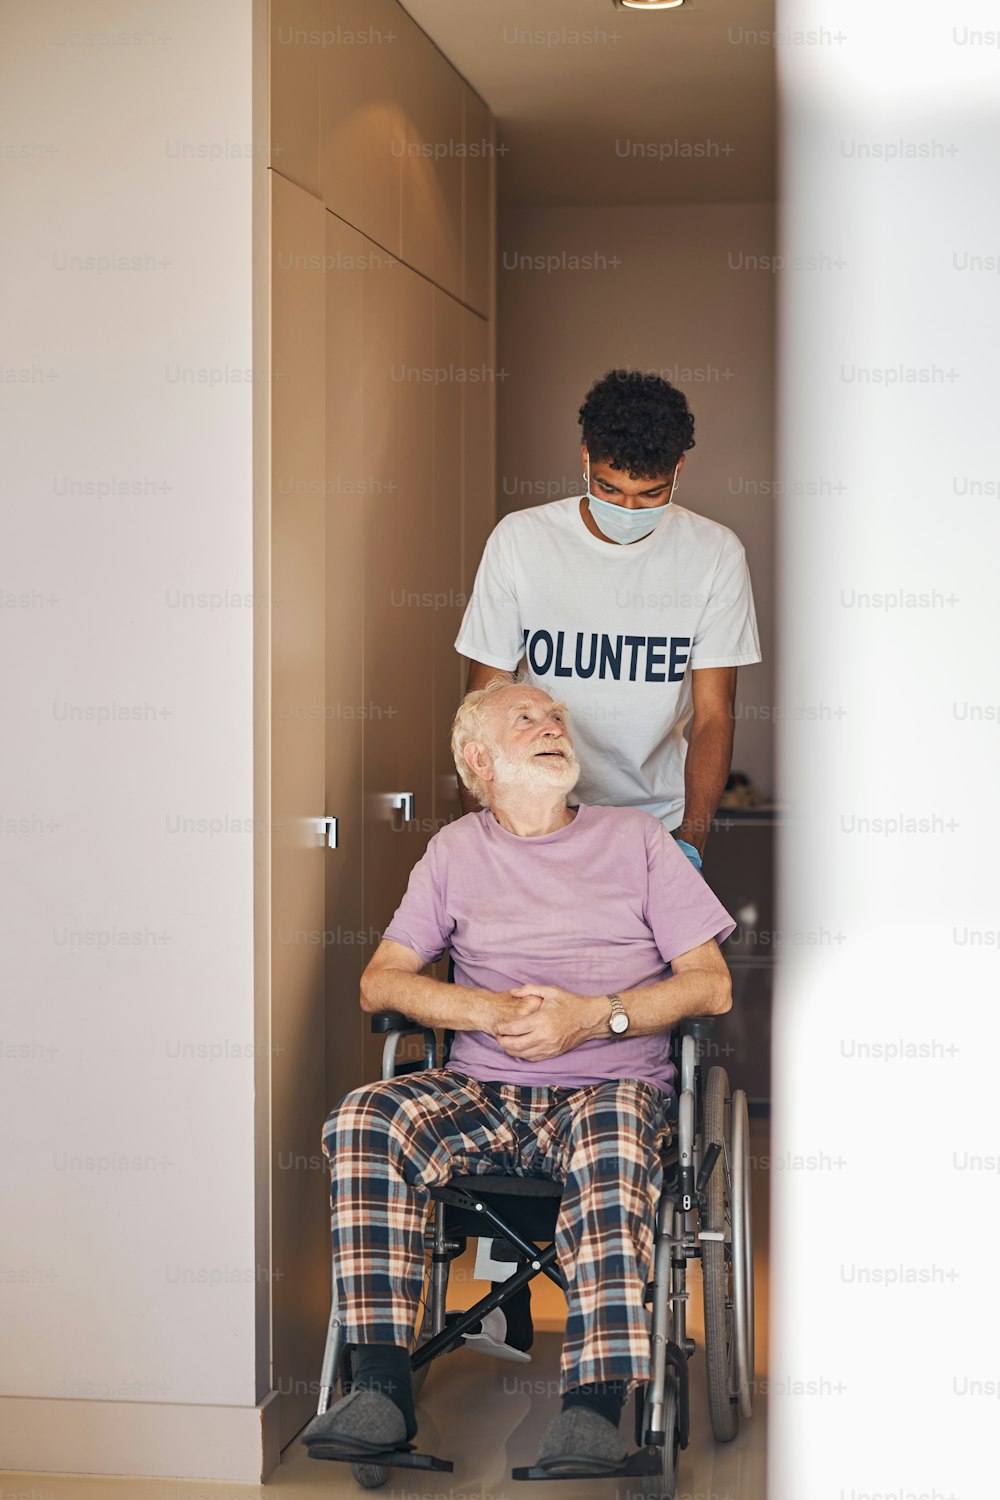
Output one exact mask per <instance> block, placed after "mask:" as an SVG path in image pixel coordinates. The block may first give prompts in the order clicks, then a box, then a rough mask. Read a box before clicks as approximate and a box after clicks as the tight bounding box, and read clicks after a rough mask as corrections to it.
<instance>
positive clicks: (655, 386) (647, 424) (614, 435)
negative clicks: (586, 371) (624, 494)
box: [580, 370, 694, 479]
mask: <svg viewBox="0 0 1000 1500" xmlns="http://www.w3.org/2000/svg"><path fill="white" fill-rule="evenodd" d="M580 426H581V427H582V428H583V441H584V442H585V443H586V445H587V451H588V453H589V454H590V457H591V461H592V462H598V463H601V462H603V463H610V464H611V466H612V468H615V469H622V470H627V472H628V475H629V478H630V479H658V478H659V477H660V475H661V474H669V473H670V471H671V470H672V469H673V468H674V466H675V465H676V463H677V460H678V459H679V458H680V457H681V454H682V453H686V452H687V450H688V448H693V447H694V417H693V416H692V415H691V412H690V410H689V408H688V404H687V398H686V397H685V395H684V392H683V391H679V390H678V389H677V387H676V386H673V385H671V384H670V382H669V380H664V379H663V377H662V375H656V374H647V373H646V372H645V371H643V370H609V371H608V373H607V374H606V375H604V376H602V377H601V379H600V380H598V381H596V382H595V383H594V385H592V386H591V388H590V390H589V391H588V392H587V396H586V400H585V401H584V403H583V405H582V406H581V407H580Z"/></svg>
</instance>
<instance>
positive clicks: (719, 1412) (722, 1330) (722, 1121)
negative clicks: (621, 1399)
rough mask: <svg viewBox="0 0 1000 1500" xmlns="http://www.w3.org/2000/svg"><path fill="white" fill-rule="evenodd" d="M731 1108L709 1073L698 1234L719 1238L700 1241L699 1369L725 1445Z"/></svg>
mask: <svg viewBox="0 0 1000 1500" xmlns="http://www.w3.org/2000/svg"><path fill="white" fill-rule="evenodd" d="M730 1121H731V1103H730V1097H729V1075H728V1074H727V1073H726V1070H725V1068H720V1067H715V1068H710V1069H709V1073H708V1081H707V1083H706V1086H705V1100H704V1126H703V1138H704V1142H705V1145H706V1146H708V1145H711V1144H712V1143H713V1142H716V1143H718V1144H719V1145H720V1146H721V1147H722V1154H721V1155H720V1157H719V1159H718V1161H717V1162H716V1164H715V1170H714V1171H713V1172H712V1175H711V1177H710V1178H709V1179H708V1186H707V1188H706V1194H705V1197H706V1207H705V1223H704V1225H703V1226H702V1227H703V1232H704V1233H706V1234H710V1235H721V1236H723V1237H722V1238H719V1239H702V1241H701V1277H702V1286H703V1290H704V1298H705V1364H706V1367H707V1371H708V1406H709V1411H710V1414H711V1418H712V1432H713V1433H714V1435H715V1439H716V1442H719V1443H730V1442H732V1440H733V1438H734V1437H735V1436H736V1434H737V1432H738V1431H739V1427H740V1406H739V1400H738V1395H737V1386H738V1381H737V1373H736V1319H735V1307H734V1300H733V1232H732V1230H733V1225H732V1219H733V1215H732V1193H731V1184H730V1162H731V1160H732V1151H731V1139H730V1136H731V1126H730Z"/></svg>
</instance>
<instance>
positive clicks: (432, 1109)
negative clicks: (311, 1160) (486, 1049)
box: [323, 1068, 671, 1393]
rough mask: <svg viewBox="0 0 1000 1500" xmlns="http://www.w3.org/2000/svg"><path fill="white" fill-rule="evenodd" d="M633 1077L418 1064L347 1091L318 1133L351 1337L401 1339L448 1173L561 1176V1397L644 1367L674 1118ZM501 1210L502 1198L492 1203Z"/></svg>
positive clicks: (640, 1377)
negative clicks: (557, 1079) (569, 1081)
mask: <svg viewBox="0 0 1000 1500" xmlns="http://www.w3.org/2000/svg"><path fill="white" fill-rule="evenodd" d="M667 1103H668V1098H667V1095H666V1094H664V1093H663V1092H662V1091H661V1090H660V1089H657V1088H655V1087H654V1086H653V1085H652V1084H650V1083H646V1082H645V1081H643V1080H641V1079H634V1078H627V1079H614V1080H610V1081H605V1082H603V1083H592V1084H587V1085H584V1086H583V1087H579V1088H556V1087H540V1088H536V1087H527V1086H526V1085H519V1084H509V1083H500V1082H485V1083H484V1082H480V1081H479V1080H477V1079H474V1078H470V1077H469V1076H468V1075H467V1074H465V1073H460V1072H457V1071H456V1070H455V1069H452V1068H428V1069H422V1070H420V1071H418V1072H414V1073H409V1074H403V1075H401V1076H400V1077H399V1078H395V1079H386V1080H382V1081H379V1082H376V1083H371V1084H365V1085H363V1086H362V1087H360V1088H357V1089H353V1090H352V1091H351V1092H350V1093H348V1094H346V1095H345V1096H344V1098H343V1099H342V1100H341V1101H340V1103H339V1104H338V1105H337V1107H336V1108H335V1109H334V1110H333V1112H332V1113H331V1115H330V1117H329V1119H328V1120H327V1122H326V1126H325V1128H324V1132H323V1150H324V1152H325V1153H326V1155H327V1157H328V1159H329V1163H330V1182H331V1189H330V1197H331V1222H332V1229H333V1263H334V1271H335V1275H336V1285H337V1303H338V1309H339V1311H340V1316H341V1318H342V1319H343V1322H344V1334H345V1338H346V1340H347V1342H348V1343H364V1344H387V1343H392V1344H402V1345H409V1344H410V1342H411V1339H412V1336H413V1329H414V1327H415V1326H416V1322H417V1317H418V1312H419V1308H420V1302H421V1298H422V1295H423V1291H424V1253H425V1252H424V1232H425V1224H426V1220H427V1215H428V1212H429V1210H430V1209H431V1207H432V1201H433V1200H432V1199H431V1198H430V1194H429V1191H428V1190H429V1189H430V1188H431V1187H436V1186H438V1185H440V1184H442V1183H446V1182H447V1181H448V1180H449V1178H451V1177H452V1176H455V1175H476V1176H480V1175H481V1176H489V1175H490V1174H496V1173H513V1174H515V1175H518V1176H523V1177H548V1178H552V1179H554V1180H555V1181H557V1182H560V1183H562V1184H563V1193H562V1198H561V1200H560V1207H559V1217H558V1221H557V1224H556V1241H555V1242H556V1254H557V1257H558V1261H559V1266H560V1269H561V1270H562V1272H563V1274H564V1275H565V1277H566V1283H567V1289H568V1292H567V1303H568V1308H567V1319H566V1337H565V1341H564V1343H563V1350H562V1360H561V1366H560V1392H563V1393H564V1392H565V1391H566V1390H567V1389H568V1388H569V1387H570V1386H571V1385H584V1384H588V1383H589V1382H590V1381H593V1380H624V1381H625V1382H626V1389H627V1390H628V1391H631V1390H632V1389H633V1387H634V1386H636V1385H638V1384H640V1383H643V1382H645V1381H647V1380H648V1379H649V1378H650V1349H649V1338H650V1317H649V1311H648V1309H647V1308H646V1307H644V1305H643V1294H644V1292H645V1287H646V1283H647V1282H648V1281H649V1280H650V1279H651V1275H652V1254H653V1238H654V1231H655V1222H656V1208H657V1204H658V1202H659V1198H660V1191H661V1187H662V1182H663V1167H664V1152H665V1149H666V1147H667V1145H668V1143H669V1141H670V1135H671V1127H670V1124H669V1122H668V1121H667V1120H666V1119H665V1117H664V1112H665V1110H666V1107H667ZM501 1213H502V1209H501Z"/></svg>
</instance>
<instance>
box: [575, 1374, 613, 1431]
mask: <svg viewBox="0 0 1000 1500" xmlns="http://www.w3.org/2000/svg"><path fill="white" fill-rule="evenodd" d="M624 1403H625V1381H624V1380H592V1381H590V1383H589V1384H588V1385H573V1386H570V1388H569V1390H568V1391H567V1392H566V1394H565V1395H564V1396H563V1398H562V1409H563V1411H568V1410H569V1408H570V1407H571V1406H585V1407H586V1408H587V1410H588V1411H596V1412H597V1413H598V1415H599V1416H602V1417H607V1419H608V1421H609V1422H612V1423H613V1424H614V1426H615V1427H617V1426H618V1424H619V1422H620V1420H621V1414H622V1406H623V1405H624Z"/></svg>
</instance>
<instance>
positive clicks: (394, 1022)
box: [372, 1010, 424, 1032]
mask: <svg viewBox="0 0 1000 1500" xmlns="http://www.w3.org/2000/svg"><path fill="white" fill-rule="evenodd" d="M423 1030H424V1027H423V1026H422V1025H421V1024H420V1022H419V1021H411V1020H410V1018H409V1016H404V1015H403V1012H402V1011H401V1010H377V1011H375V1012H374V1014H373V1015H372V1031H382V1032H385V1031H402V1032H409V1031H423Z"/></svg>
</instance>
